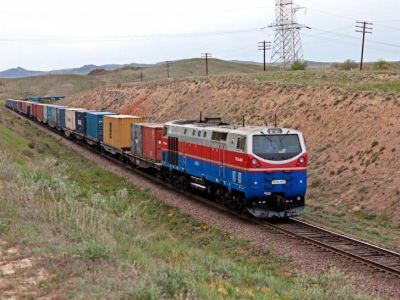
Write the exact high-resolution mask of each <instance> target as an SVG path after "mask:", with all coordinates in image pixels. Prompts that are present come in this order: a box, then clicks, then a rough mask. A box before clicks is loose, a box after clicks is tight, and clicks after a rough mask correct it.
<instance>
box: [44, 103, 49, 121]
mask: <svg viewBox="0 0 400 300" xmlns="http://www.w3.org/2000/svg"><path fill="white" fill-rule="evenodd" d="M48 106H49V105H48V104H44V105H43V120H42V121H43V123H47V107H48Z"/></svg>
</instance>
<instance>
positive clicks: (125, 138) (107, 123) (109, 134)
mask: <svg viewBox="0 0 400 300" xmlns="http://www.w3.org/2000/svg"><path fill="white" fill-rule="evenodd" d="M143 121H144V120H143V118H142V117H136V116H128V115H109V116H104V119H103V142H104V144H106V145H109V146H112V147H114V148H118V149H123V150H129V149H130V148H131V124H135V123H142V122H143Z"/></svg>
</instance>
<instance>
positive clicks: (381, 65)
mask: <svg viewBox="0 0 400 300" xmlns="http://www.w3.org/2000/svg"><path fill="white" fill-rule="evenodd" d="M374 67H375V69H377V70H388V69H390V64H389V63H388V62H387V61H385V60H383V59H380V60H378V61H377V62H376V63H375V64H374Z"/></svg>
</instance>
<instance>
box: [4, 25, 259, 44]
mask: <svg viewBox="0 0 400 300" xmlns="http://www.w3.org/2000/svg"><path fill="white" fill-rule="evenodd" d="M264 30H265V27H258V28H247V29H238V30H227V31H210V32H186V33H174V34H158V35H137V36H94V37H73V36H69V37H68V36H64V37H63V36H36V37H35V36H32V37H29V36H28V37H22V38H18V37H9V38H0V42H69V41H70V42H76V41H84V42H114V41H117V42H118V41H133V40H162V39H180V38H197V37H202V36H208V35H230V34H241V33H248V32H261V31H264Z"/></svg>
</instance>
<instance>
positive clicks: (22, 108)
mask: <svg viewBox="0 0 400 300" xmlns="http://www.w3.org/2000/svg"><path fill="white" fill-rule="evenodd" d="M21 103H22V104H21V112H22V113H24V114H26V101H21Z"/></svg>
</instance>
